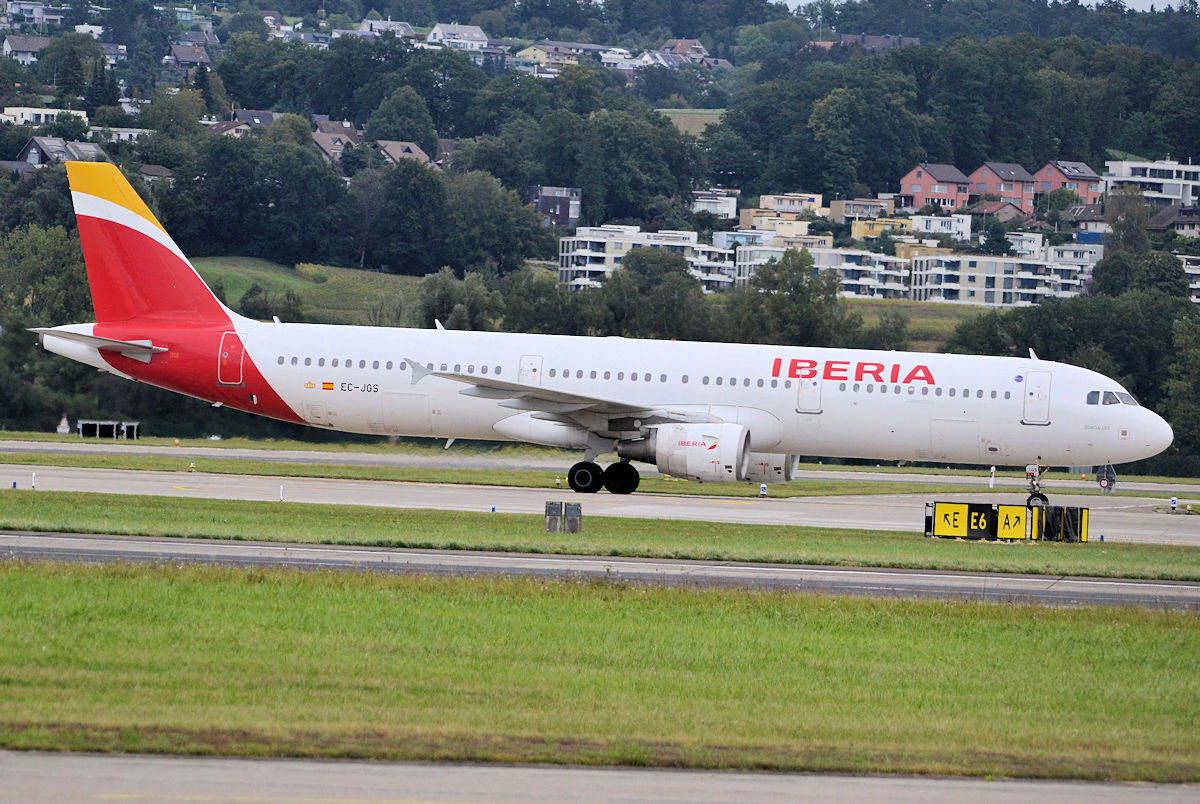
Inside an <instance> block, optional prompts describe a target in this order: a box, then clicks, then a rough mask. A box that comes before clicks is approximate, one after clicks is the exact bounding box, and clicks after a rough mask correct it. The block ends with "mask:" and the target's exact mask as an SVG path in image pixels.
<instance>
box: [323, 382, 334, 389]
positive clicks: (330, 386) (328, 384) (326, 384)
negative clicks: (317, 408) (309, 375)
mask: <svg viewBox="0 0 1200 804" xmlns="http://www.w3.org/2000/svg"><path fill="white" fill-rule="evenodd" d="M321 390H322V391H332V390H333V383H331V382H323V383H321Z"/></svg>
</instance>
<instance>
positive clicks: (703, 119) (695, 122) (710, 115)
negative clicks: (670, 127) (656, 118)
mask: <svg viewBox="0 0 1200 804" xmlns="http://www.w3.org/2000/svg"><path fill="white" fill-rule="evenodd" d="M656 111H658V113H659V114H661V115H662V116H663V117H666V118H667V119H668V120H670V121H671V122H672V123H674V124H675V128H677V129H679V130H680V131H682V132H683V133H685V134H695V135H696V136H697V137H699V136H700V135H701V134H703V133H704V127H705V126H707V125H709V124H710V123H711V124H713V125H716V124H717V123H720V122H721V115H723V114H725V110H724V109H658V110H656Z"/></svg>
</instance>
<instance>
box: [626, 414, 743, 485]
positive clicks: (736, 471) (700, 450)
mask: <svg viewBox="0 0 1200 804" xmlns="http://www.w3.org/2000/svg"><path fill="white" fill-rule="evenodd" d="M749 443H750V431H749V430H747V429H746V428H745V427H742V426H741V425H740V424H664V425H660V426H659V427H656V428H655V429H654V430H652V431H651V432H650V435H649V436H647V437H646V438H641V439H638V440H636V441H618V442H617V455H619V456H620V457H622V458H629V459H630V460H635V461H645V462H647V463H653V464H654V465H655V466H657V467H658V471H660V472H662V473H663V474H665V475H673V476H675V477H683V478H687V479H688V480H699V481H700V482H701V483H737V482H740V481H742V480H745V479H746V469H747V464H748V463H749V460H750V450H749Z"/></svg>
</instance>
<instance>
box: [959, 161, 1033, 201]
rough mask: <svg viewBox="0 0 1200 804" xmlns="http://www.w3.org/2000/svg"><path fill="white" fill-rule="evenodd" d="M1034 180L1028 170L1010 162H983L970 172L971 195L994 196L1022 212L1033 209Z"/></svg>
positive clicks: (978, 196)
mask: <svg viewBox="0 0 1200 804" xmlns="http://www.w3.org/2000/svg"><path fill="white" fill-rule="evenodd" d="M1034 186H1035V184H1034V181H1033V176H1030V175H1029V171H1028V170H1026V169H1025V168H1023V167H1021V166H1020V165H1016V164H1013V163H1011V162H984V163H983V164H982V165H980V166H979V167H977V168H975V172H974V173H972V174H971V196H972V197H973V198H981V197H983V196H985V195H990V196H994V197H995V198H998V199H1000V200H1001V201H1007V202H1008V203H1010V204H1012V205H1013V206H1014V207H1016V208H1017V209H1019V210H1021V211H1022V212H1025V213H1029V212H1033V211H1034V207H1035V206H1036V201H1035V199H1034Z"/></svg>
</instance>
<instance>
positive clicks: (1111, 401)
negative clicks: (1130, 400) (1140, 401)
mask: <svg viewBox="0 0 1200 804" xmlns="http://www.w3.org/2000/svg"><path fill="white" fill-rule="evenodd" d="M1104 404H1106V405H1119V404H1121V400H1119V399H1117V395H1116V394H1114V393H1113V392H1112V391H1105V392H1104Z"/></svg>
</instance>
